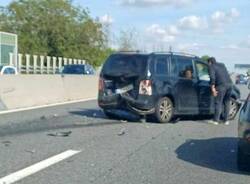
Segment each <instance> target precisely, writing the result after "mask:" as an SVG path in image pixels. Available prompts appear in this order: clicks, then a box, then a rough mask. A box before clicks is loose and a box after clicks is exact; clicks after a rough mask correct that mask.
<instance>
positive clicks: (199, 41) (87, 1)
mask: <svg viewBox="0 0 250 184" xmlns="http://www.w3.org/2000/svg"><path fill="white" fill-rule="evenodd" d="M10 2H11V1H10V0H0V5H1V6H6V5H7V4H9V3H10ZM73 3H74V4H75V5H77V6H78V5H80V6H82V7H84V8H88V9H89V12H90V15H91V17H93V18H98V19H99V20H100V21H101V22H102V23H103V24H104V25H106V26H108V27H109V32H110V39H111V42H110V43H111V45H112V47H117V38H118V37H119V33H120V32H121V31H130V32H133V34H134V37H135V40H136V45H137V48H138V49H139V50H146V51H162V50H165V51H168V50H169V47H170V46H171V48H172V51H176V52H187V53H191V54H195V55H198V56H202V55H209V56H214V57H215V58H216V59H217V60H218V61H220V62H224V63H225V64H226V65H227V66H228V68H229V70H232V69H233V66H234V64H241V63H242V64H244V63H245V64H246V63H249V64H250V23H249V22H250V20H249V19H250V11H249V9H250V0H237V1H236V0H218V1H216V0H73Z"/></svg>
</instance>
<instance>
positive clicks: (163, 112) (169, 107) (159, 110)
mask: <svg viewBox="0 0 250 184" xmlns="http://www.w3.org/2000/svg"><path fill="white" fill-rule="evenodd" d="M173 112H174V108H173V103H172V101H171V100H170V99H169V98H168V97H163V98H160V99H159V101H158V102H157V104H156V108H155V116H156V119H157V121H158V122H159V123H168V122H170V120H171V119H172V117H173Z"/></svg>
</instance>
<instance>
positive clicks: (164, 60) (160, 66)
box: [155, 56, 168, 75]
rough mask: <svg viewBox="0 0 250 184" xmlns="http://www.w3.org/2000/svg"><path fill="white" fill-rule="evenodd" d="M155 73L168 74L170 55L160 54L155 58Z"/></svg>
mask: <svg viewBox="0 0 250 184" xmlns="http://www.w3.org/2000/svg"><path fill="white" fill-rule="evenodd" d="M155 73H156V75H167V74H168V57H166V56H158V57H156V58H155Z"/></svg>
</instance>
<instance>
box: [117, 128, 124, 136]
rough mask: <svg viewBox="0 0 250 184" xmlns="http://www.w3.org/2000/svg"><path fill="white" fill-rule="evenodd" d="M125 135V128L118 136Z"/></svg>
mask: <svg viewBox="0 0 250 184" xmlns="http://www.w3.org/2000/svg"><path fill="white" fill-rule="evenodd" d="M124 134H125V128H122V129H121V131H120V132H119V133H118V134H117V135H118V136H122V135H124Z"/></svg>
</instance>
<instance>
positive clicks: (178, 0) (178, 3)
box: [120, 0, 194, 7]
mask: <svg viewBox="0 0 250 184" xmlns="http://www.w3.org/2000/svg"><path fill="white" fill-rule="evenodd" d="M193 1H194V0H120V4H122V5H126V6H134V7H152V6H162V5H164V6H174V7H183V6H186V5H189V4H191V3H192V2H193Z"/></svg>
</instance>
